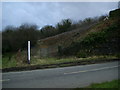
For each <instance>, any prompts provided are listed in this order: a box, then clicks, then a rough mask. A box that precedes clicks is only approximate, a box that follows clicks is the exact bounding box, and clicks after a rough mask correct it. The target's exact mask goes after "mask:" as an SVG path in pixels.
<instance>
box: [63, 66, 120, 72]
mask: <svg viewBox="0 0 120 90" xmlns="http://www.w3.org/2000/svg"><path fill="white" fill-rule="evenodd" d="M119 66H120V65H118V66H112V67H103V68H98V69H91V70H84V71H76V72H68V73H64V74H75V73H82V72H90V71H98V70H103V69H111V68H116V67H119Z"/></svg>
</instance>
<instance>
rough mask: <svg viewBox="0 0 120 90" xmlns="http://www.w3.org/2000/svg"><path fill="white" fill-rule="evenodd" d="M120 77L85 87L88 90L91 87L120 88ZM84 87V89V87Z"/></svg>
mask: <svg viewBox="0 0 120 90" xmlns="http://www.w3.org/2000/svg"><path fill="white" fill-rule="evenodd" d="M119 84H120V79H119V80H112V81H107V82H103V83H93V84H91V85H89V86H87V87H84V88H85V89H86V90H87V89H90V90H92V89H93V90H96V89H97V90H98V89H99V88H101V89H105V88H106V89H107V88H108V89H113V90H119V89H120V86H119ZM84 88H83V89H84ZM81 89H82V88H75V89H72V90H81Z"/></svg>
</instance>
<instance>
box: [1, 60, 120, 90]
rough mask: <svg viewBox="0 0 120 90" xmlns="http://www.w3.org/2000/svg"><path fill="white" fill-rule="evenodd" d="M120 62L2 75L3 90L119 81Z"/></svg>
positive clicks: (79, 85)
mask: <svg viewBox="0 0 120 90" xmlns="http://www.w3.org/2000/svg"><path fill="white" fill-rule="evenodd" d="M118 63H120V61H114V62H109V63H101V64H90V65H80V66H71V67H64V68H52V69H42V70H31V71H21V72H7V73H2V80H0V82H2V88H78V87H86V86H88V85H90V84H91V83H101V82H105V81H111V80H115V79H118V78H119V77H118V74H119V73H118V70H119V69H118V68H119V66H120V64H118Z"/></svg>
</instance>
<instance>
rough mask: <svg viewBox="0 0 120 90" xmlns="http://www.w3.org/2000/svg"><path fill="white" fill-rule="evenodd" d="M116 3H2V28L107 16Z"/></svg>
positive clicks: (42, 24)
mask: <svg viewBox="0 0 120 90" xmlns="http://www.w3.org/2000/svg"><path fill="white" fill-rule="evenodd" d="M115 8H117V2H102V3H101V2H4V3H3V4H2V27H3V28H5V27H6V26H7V25H13V26H20V25H21V24H23V23H33V24H36V25H38V26H39V27H43V26H45V25H53V26H54V25H55V24H56V23H58V22H59V21H61V20H62V19H66V18H70V19H72V20H77V21H78V20H80V19H84V18H86V17H94V16H100V15H103V14H107V13H108V12H109V11H110V10H112V9H115Z"/></svg>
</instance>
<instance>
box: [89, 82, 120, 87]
mask: <svg viewBox="0 0 120 90" xmlns="http://www.w3.org/2000/svg"><path fill="white" fill-rule="evenodd" d="M119 83H120V80H113V81H109V82H103V83H97V84H91V85H90V86H88V87H87V88H119Z"/></svg>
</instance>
